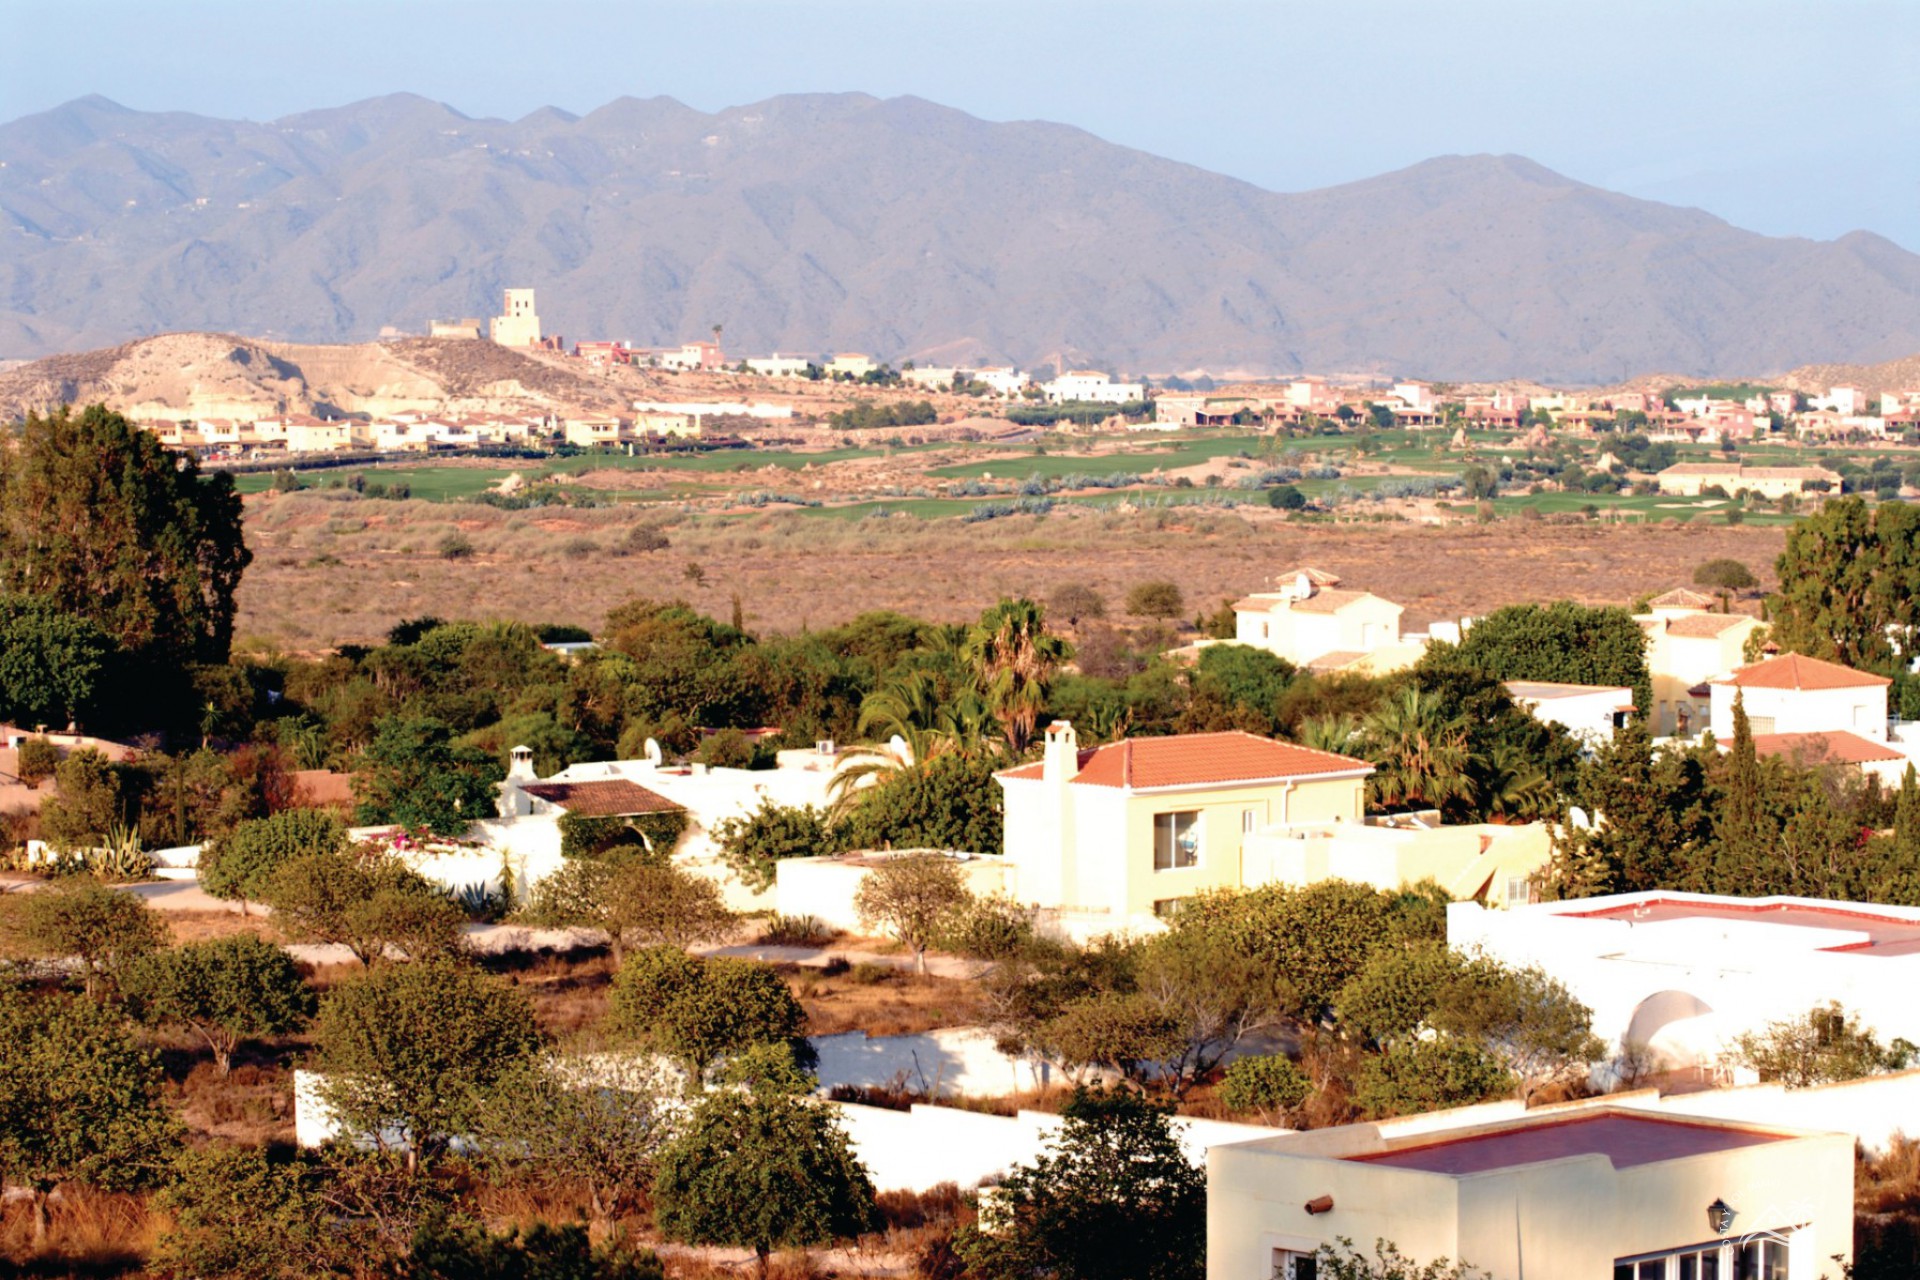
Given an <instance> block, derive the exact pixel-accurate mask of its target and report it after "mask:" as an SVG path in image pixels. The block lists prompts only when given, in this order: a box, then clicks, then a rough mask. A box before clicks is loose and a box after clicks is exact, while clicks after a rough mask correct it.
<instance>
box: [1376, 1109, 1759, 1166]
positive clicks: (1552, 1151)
mask: <svg viewBox="0 0 1920 1280" xmlns="http://www.w3.org/2000/svg"><path fill="white" fill-rule="evenodd" d="M1787 1136H1788V1135H1786V1134H1780V1133H1768V1132H1766V1131H1765V1130H1763V1129H1746V1128H1736V1127H1734V1126H1732V1125H1722V1124H1710V1123H1702V1122H1699V1121H1688V1120H1670V1119H1667V1118H1666V1117H1664V1116H1648V1115H1637V1114H1633V1113H1630V1112H1628V1113H1621V1112H1608V1113H1604V1114H1601V1115H1597V1116H1582V1117H1579V1118H1577V1119H1572V1120H1549V1121H1544V1122H1535V1123H1532V1124H1526V1125H1516V1126H1514V1127H1513V1128H1509V1129H1496V1130H1494V1131H1493V1132H1491V1133H1486V1132H1482V1133H1475V1134H1469V1135H1467V1136H1465V1137H1460V1138H1443V1139H1441V1140H1440V1141H1437V1142H1423V1143H1420V1144H1418V1145H1415V1146H1406V1147H1401V1148H1399V1149H1397V1150H1388V1151H1383V1152H1378V1153H1369V1154H1366V1155H1357V1156H1349V1157H1347V1158H1348V1159H1349V1160H1353V1161H1357V1162H1360V1163H1365V1164H1385V1165H1392V1166H1394V1167H1395V1168H1400V1169H1420V1170H1424V1171H1425V1172H1427V1173H1444V1174H1449V1175H1451V1176H1453V1177H1462V1176H1466V1175H1469V1174H1475V1173H1485V1172H1487V1171H1489V1170H1492V1169H1511V1168H1515V1167H1516V1166H1519V1165H1526V1164H1539V1163H1541V1162H1542V1161H1546V1160H1564V1159H1566V1158H1568V1157H1569V1156H1584V1155H1598V1156H1605V1157H1606V1158H1607V1160H1608V1162H1609V1163H1610V1164H1612V1165H1613V1167H1614V1168H1616V1169H1631V1168H1633V1167H1634V1166H1635V1165H1643V1164H1657V1163H1659V1162H1661V1161H1663V1160H1680V1159H1684V1158H1686V1157H1687V1156H1698V1155H1706V1154H1708V1153H1709V1152H1714V1151H1733V1150H1737V1149H1739V1148H1741V1147H1756V1146H1761V1145H1763V1144H1765V1143H1769V1142H1779V1141H1781V1140H1783V1139H1784V1138H1786V1137H1787Z"/></svg>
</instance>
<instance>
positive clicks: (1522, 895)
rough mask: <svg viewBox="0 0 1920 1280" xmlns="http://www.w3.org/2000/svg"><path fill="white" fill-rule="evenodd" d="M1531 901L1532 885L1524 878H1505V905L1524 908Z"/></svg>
mask: <svg viewBox="0 0 1920 1280" xmlns="http://www.w3.org/2000/svg"><path fill="white" fill-rule="evenodd" d="M1531 901H1533V885H1532V884H1531V883H1530V882H1529V881H1528V880H1527V878H1526V877H1525V876H1508V877H1507V905H1508V906H1510V907H1519V906H1524V905H1526V904H1527V903H1529V902H1531Z"/></svg>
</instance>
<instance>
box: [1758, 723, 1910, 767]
mask: <svg viewBox="0 0 1920 1280" xmlns="http://www.w3.org/2000/svg"><path fill="white" fill-rule="evenodd" d="M1753 750H1754V754H1756V755H1762V756H1786V757H1788V758H1789V759H1792V760H1794V761H1796V762H1798V763H1800V764H1805V765H1816V764H1878V763H1880V762H1881V761H1885V760H1902V759H1905V757H1904V756H1902V755H1901V754H1900V753H1899V752H1898V751H1895V750H1894V749H1893V748H1892V747H1890V746H1888V745H1887V744H1886V743H1884V742H1870V741H1868V740H1867V739H1866V738H1863V737H1861V736H1860V735H1859V734H1857V733H1849V732H1847V731H1846V730H1845V729H1836V730H1834V731H1832V732H1831V733H1756V734H1754V735H1753Z"/></svg>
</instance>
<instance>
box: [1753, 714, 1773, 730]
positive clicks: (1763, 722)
mask: <svg viewBox="0 0 1920 1280" xmlns="http://www.w3.org/2000/svg"><path fill="white" fill-rule="evenodd" d="M1747 728H1748V729H1750V730H1752V731H1753V732H1754V733H1772V732H1773V717H1772V716H1748V717H1747Z"/></svg>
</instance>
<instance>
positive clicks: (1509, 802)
mask: <svg viewBox="0 0 1920 1280" xmlns="http://www.w3.org/2000/svg"><path fill="white" fill-rule="evenodd" d="M1559 798H1560V797H1559V795H1558V793H1557V792H1556V791H1555V790H1554V786H1553V779H1551V778H1549V777H1548V776H1547V775H1546V772H1545V771H1544V770H1542V769H1541V768H1540V767H1539V766H1538V765H1536V764H1534V762H1533V761H1531V760H1529V759H1528V758H1527V757H1526V756H1525V755H1524V754H1523V753H1522V752H1520V751H1519V750H1518V749H1517V748H1515V747H1513V746H1512V745H1511V744H1508V743H1504V742H1503V743H1501V744H1499V745H1498V746H1496V747H1494V749H1493V755H1492V759H1490V760H1488V761H1487V768H1486V769H1485V771H1484V776H1483V777H1482V778H1481V779H1480V786H1479V799H1480V807H1481V808H1482V809H1483V810H1485V811H1486V812H1487V813H1490V814H1497V815H1499V816H1500V817H1503V818H1519V819H1521V820H1522V821H1527V822H1531V821H1533V820H1534V819H1536V818H1544V817H1547V816H1548V815H1549V814H1552V813H1553V812H1554V811H1555V810H1556V809H1558V808H1559Z"/></svg>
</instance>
